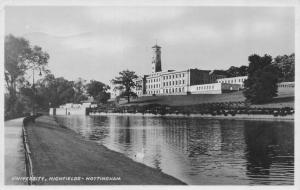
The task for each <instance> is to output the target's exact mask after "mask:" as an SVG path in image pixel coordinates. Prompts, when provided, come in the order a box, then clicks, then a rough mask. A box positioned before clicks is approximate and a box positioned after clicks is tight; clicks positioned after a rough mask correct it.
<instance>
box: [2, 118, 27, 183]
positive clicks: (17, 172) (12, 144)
mask: <svg viewBox="0 0 300 190" xmlns="http://www.w3.org/2000/svg"><path fill="white" fill-rule="evenodd" d="M22 125H23V118H18V119H13V120H8V121H5V122H4V139H5V140H4V147H5V149H4V155H5V163H4V165H5V172H4V173H5V185H25V184H27V183H26V182H24V181H21V180H15V178H16V177H26V171H25V155H24V146H23V139H22Z"/></svg>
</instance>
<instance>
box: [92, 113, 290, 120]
mask: <svg viewBox="0 0 300 190" xmlns="http://www.w3.org/2000/svg"><path fill="white" fill-rule="evenodd" d="M89 115H92V116H93V115H102V116H103V115H105V116H108V115H118V116H144V117H187V118H207V119H231V120H271V121H294V115H286V116H276V117H275V116H273V115H267V114H265V115H263V114H255V115H254V114H236V115H234V116H232V115H227V116H225V115H216V116H213V115H210V114H190V115H186V114H165V115H159V114H156V115H155V114H151V113H145V114H142V113H105V112H100V113H90V114H89Z"/></svg>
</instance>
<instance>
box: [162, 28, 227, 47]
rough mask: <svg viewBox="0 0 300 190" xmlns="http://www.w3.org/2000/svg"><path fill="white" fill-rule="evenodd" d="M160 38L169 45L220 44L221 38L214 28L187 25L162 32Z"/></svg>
mask: <svg viewBox="0 0 300 190" xmlns="http://www.w3.org/2000/svg"><path fill="white" fill-rule="evenodd" d="M159 38H161V39H164V40H165V41H166V42H167V43H172V44H176V43H182V42H185V43H194V42H196V43H197V42H199V41H201V42H210V43H211V42H220V40H222V39H221V36H220V33H219V32H218V30H216V28H214V27H212V26H204V25H200V24H199V25H187V26H178V27H174V28H168V29H166V30H162V31H161V32H160V34H159Z"/></svg>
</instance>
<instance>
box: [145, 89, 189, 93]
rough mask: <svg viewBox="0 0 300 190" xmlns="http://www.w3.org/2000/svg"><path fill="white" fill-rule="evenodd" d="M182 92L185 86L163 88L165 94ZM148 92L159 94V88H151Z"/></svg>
mask: <svg viewBox="0 0 300 190" xmlns="http://www.w3.org/2000/svg"><path fill="white" fill-rule="evenodd" d="M181 92H184V87H182V88H169V89H164V90H163V93H164V94H171V93H181ZM147 94H159V90H149V91H147Z"/></svg>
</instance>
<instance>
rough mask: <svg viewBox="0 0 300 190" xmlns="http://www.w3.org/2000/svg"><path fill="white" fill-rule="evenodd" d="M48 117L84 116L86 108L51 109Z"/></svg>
mask: <svg viewBox="0 0 300 190" xmlns="http://www.w3.org/2000/svg"><path fill="white" fill-rule="evenodd" d="M49 114H50V115H86V114H87V113H86V108H51V109H50V112H49Z"/></svg>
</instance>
